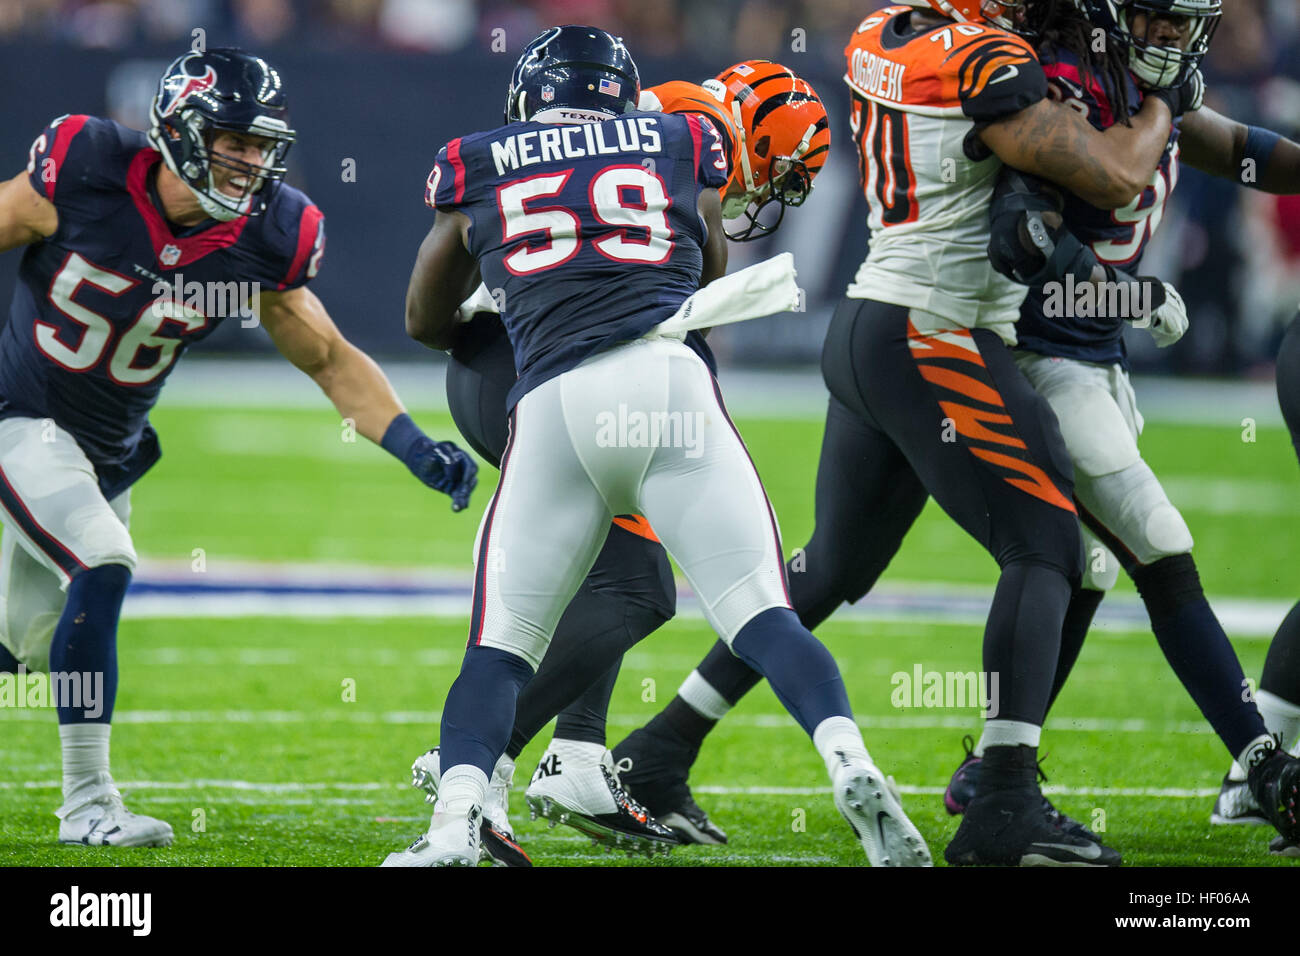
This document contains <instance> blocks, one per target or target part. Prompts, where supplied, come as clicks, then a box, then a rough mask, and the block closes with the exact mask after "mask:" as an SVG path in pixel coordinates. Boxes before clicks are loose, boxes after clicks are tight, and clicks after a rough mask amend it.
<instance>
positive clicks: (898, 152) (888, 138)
mask: <svg viewBox="0 0 1300 956" xmlns="http://www.w3.org/2000/svg"><path fill="white" fill-rule="evenodd" d="M849 125H850V127H851V128H852V130H853V138H854V140H855V141H856V142H857V146H858V162H859V164H860V166H861V172H862V188H863V192H865V193H866V196H867V200H868V201H869V202H870V201H871V200H872V199H873V193H874V199H875V203H876V204H877V205H878V206H879V208H880V218H881V221H882V222H883V223H884V225H886V226H898V225H902V224H903V223H905V222H915V221H916V217H917V215H918V210H917V208H916V176H915V174H914V173H913V172H912V157H911V151H910V149H909V147H908V138H907V114H906V113H904V112H903V111H902V110H896V109H891V108H890V107H888V106H882V105H881V104H880V103H877V102H876V101H875V100H869V99H867V98H866V97H865V96H859V95H857V94H854V96H853V112H852V114H851V115H850V117H849Z"/></svg>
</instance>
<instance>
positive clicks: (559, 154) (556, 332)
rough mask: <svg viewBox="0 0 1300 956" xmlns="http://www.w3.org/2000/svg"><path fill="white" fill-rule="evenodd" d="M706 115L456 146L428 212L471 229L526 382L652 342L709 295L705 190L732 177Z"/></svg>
mask: <svg viewBox="0 0 1300 956" xmlns="http://www.w3.org/2000/svg"><path fill="white" fill-rule="evenodd" d="M728 167H729V163H728V160H727V156H726V153H725V152H724V146H723V142H722V137H721V136H720V135H719V134H718V131H717V129H716V128H715V127H714V126H713V124H712V123H711V122H709V120H708V119H707V118H705V117H703V116H700V115H698V114H682V115H672V114H665V113H627V114H625V115H623V116H620V117H618V118H617V119H611V120H606V121H604V122H601V123H578V124H572V125H552V124H546V123H512V124H510V125H508V126H503V127H501V128H500V129H495V130H492V131H490V132H486V133H475V134H473V135H471V136H465V137H462V138H461V139H455V140H452V141H451V142H450V143H448V144H447V145H446V146H445V147H443V149H442V150H441V151H440V152H439V153H438V158H437V161H436V162H435V164H434V167H433V171H432V172H431V173H430V174H429V181H428V184H427V191H426V196H425V199H426V202H428V203H429V205H431V206H433V207H434V208H436V209H439V210H444V211H450V210H455V211H458V212H461V213H464V214H465V215H467V216H468V217H469V220H470V230H469V243H470V252H471V254H473V256H474V257H475V258H476V259H477V260H478V261H479V269H480V272H481V273H482V277H483V281H484V282H485V283H486V284H487V287H488V288H489V289H491V290H493V295H494V298H496V300H497V304H498V306H500V307H501V317H502V321H503V322H504V323H505V326H506V331H507V332H508V333H509V335H510V342H511V345H512V346H513V348H514V353H515V367H516V368H517V369H518V370H519V380H518V381H517V382H516V383H515V386H514V388H512V389H511V390H510V394H509V396H508V397H507V402H508V407H510V408H513V407H514V405H515V403H516V402H517V401H519V399H520V398H521V397H522V396H523V395H525V394H527V393H528V392H529V391H530V390H531V389H533V388H536V387H537V386H538V385H540V384H541V383H542V382H545V381H546V380H548V379H550V378H554V377H555V376H556V375H559V374H561V373H563V372H566V371H568V370H569V369H571V368H573V367H574V366H576V365H577V364H579V363H580V362H582V361H583V360H584V359H585V358H587V357H588V356H590V355H593V354H594V353H596V352H598V351H600V350H601V349H603V348H607V347H609V346H611V345H613V344H615V343H616V342H620V341H626V340H631V339H636V338H640V337H641V336H642V335H644V334H645V333H646V332H647V331H649V330H650V329H651V328H652V327H653V326H655V325H657V324H658V323H660V322H662V321H663V320H664V319H666V318H668V317H669V316H671V315H672V314H673V313H674V312H676V311H677V309H678V307H679V306H680V305H681V304H682V302H683V301H684V300H685V299H686V297H687V296H689V295H691V293H693V292H695V291H696V290H697V289H698V288H699V283H700V271H701V268H702V266H703V253H702V247H703V245H704V242H705V239H706V230H705V225H704V222H703V220H702V219H701V218H700V215H699V212H698V210H697V208H696V203H697V201H698V199H699V194H700V191H701V190H702V189H705V188H714V189H718V188H721V187H723V186H724V185H725V184H726V182H727V177H728V174H729V172H730V170H729V168H728Z"/></svg>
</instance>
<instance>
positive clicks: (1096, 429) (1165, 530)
mask: <svg viewBox="0 0 1300 956" xmlns="http://www.w3.org/2000/svg"><path fill="white" fill-rule="evenodd" d="M1016 364H1017V365H1018V366H1019V367H1020V370H1021V371H1022V372H1024V374H1025V377H1026V378H1028V379H1029V382H1030V384H1032V385H1033V386H1034V388H1035V390H1036V391H1037V392H1038V393H1039V394H1040V395H1042V396H1043V397H1044V398H1045V399H1047V402H1048V404H1049V405H1051V406H1052V411H1053V412H1055V413H1056V420H1057V422H1058V423H1059V424H1060V426H1061V436H1062V437H1063V438H1064V439H1065V447H1066V449H1067V450H1068V451H1069V453H1070V460H1071V461H1073V462H1074V495H1075V497H1076V498H1077V499H1078V500H1079V503H1080V504H1081V505H1083V507H1084V508H1085V509H1086V510H1087V511H1088V512H1089V513H1090V514H1091V515H1092V516H1093V517H1094V518H1096V519H1097V521H1098V522H1100V523H1101V525H1102V526H1103V527H1105V528H1106V530H1107V531H1109V532H1110V533H1111V534H1112V535H1113V536H1114V537H1115V538H1116V539H1118V540H1119V542H1120V543H1122V544H1123V546H1124V548H1125V549H1126V550H1127V551H1128V552H1129V553H1130V554H1131V555H1132V557H1133V558H1134V559H1135V560H1136V561H1137V563H1138V564H1151V563H1153V562H1155V561H1159V560H1160V559H1161V558H1165V557H1170V556H1171V555H1175V554H1187V553H1188V552H1190V551H1191V550H1192V533H1191V531H1190V530H1188V527H1187V522H1185V521H1184V520H1183V516H1182V515H1181V514H1180V513H1179V511H1178V509H1177V508H1175V507H1174V506H1173V504H1172V503H1171V502H1170V500H1169V496H1168V495H1166V494H1165V490H1164V488H1162V487H1161V485H1160V481H1159V479H1158V478H1156V476H1155V473H1154V472H1153V471H1152V470H1151V467H1150V466H1149V465H1148V464H1147V463H1146V462H1145V461H1143V460H1142V455H1141V453H1140V452H1139V451H1138V446H1137V439H1138V436H1139V435H1141V434H1142V425H1143V422H1142V415H1141V413H1140V412H1139V411H1138V408H1137V398H1136V396H1135V395H1134V394H1133V385H1132V383H1131V382H1130V381H1129V377H1128V373H1127V372H1125V371H1124V370H1123V369H1122V368H1120V366H1118V365H1097V364H1094V363H1092V362H1081V361H1078V360H1076V359H1067V358H1052V357H1048V356H1045V355H1038V354H1036V353H1034V352H1024V351H1020V352H1017V353H1016ZM1083 532H1084V548H1085V549H1086V554H1087V565H1086V567H1085V570H1084V587H1089V588H1094V589H1096V590H1102V591H1104V590H1107V589H1109V588H1110V587H1112V586H1113V585H1114V583H1115V581H1116V579H1117V578H1118V576H1119V567H1120V564H1119V562H1118V561H1117V560H1116V559H1115V556H1114V555H1113V554H1111V552H1110V551H1109V550H1108V549H1107V548H1106V547H1105V545H1103V544H1102V543H1101V541H1099V540H1098V539H1097V538H1096V537H1095V536H1094V535H1093V534H1092V533H1091V532H1090V531H1089V530H1088V528H1087V525H1086V524H1085V525H1084V527H1083Z"/></svg>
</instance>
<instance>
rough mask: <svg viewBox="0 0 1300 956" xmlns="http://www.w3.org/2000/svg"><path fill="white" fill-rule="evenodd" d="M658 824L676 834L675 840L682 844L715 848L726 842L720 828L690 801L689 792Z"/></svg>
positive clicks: (725, 837)
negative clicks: (698, 844) (697, 844)
mask: <svg viewBox="0 0 1300 956" xmlns="http://www.w3.org/2000/svg"><path fill="white" fill-rule="evenodd" d="M659 822H660V823H662V824H663V825H664V826H666V827H667V828H668V829H670V830H672V831H673V833H675V834H677V839H679V840H681V841H682V842H683V843H703V844H708V845H714V846H716V845H719V844H722V843H726V842H727V834H726V833H725V832H724V831H723V829H722V827H720V826H718V825H717V824H716V823H714V822H713V821H712V820H710V819H709V815H708V814H707V813H705V812H704V811H703V810H702V809H700V806H699V804H697V803H696V802H695V801H694V800H693V799H691V795H690V793H689V792H688V793H687V794H686V796H685V797H684V798H683V799H682V801H681V802H680V803H679V804H678V805H677V809H676V810H670V811H669V812H668V813H666V814H664V815H663V816H661V817H659Z"/></svg>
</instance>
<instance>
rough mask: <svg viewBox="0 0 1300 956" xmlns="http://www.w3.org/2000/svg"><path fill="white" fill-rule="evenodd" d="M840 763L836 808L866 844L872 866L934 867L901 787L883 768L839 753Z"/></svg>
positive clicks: (836, 777)
mask: <svg viewBox="0 0 1300 956" xmlns="http://www.w3.org/2000/svg"><path fill="white" fill-rule="evenodd" d="M836 753H837V754H838V755H839V758H840V762H839V765H838V766H837V767H836V768H835V773H834V775H833V778H832V780H831V788H832V792H833V793H834V795H835V806H836V809H838V810H839V811H840V815H841V816H843V817H844V819H845V820H847V821H848V824H849V826H850V827H852V828H853V833H854V835H855V836H857V838H858V839H859V840H860V841H861V842H862V849H863V850H865V851H866V853H867V860H868V861H869V862H870V863H871V865H872V866H934V861H933V860H932V859H931V858H930V848H929V847H928V846H926V845H925V838H924V837H922V836H921V831H919V830H918V829H917V828H916V827H915V825H913V823H912V821H911V820H909V819H908V818H907V814H905V813H904V812H903V805H902V803H901V802H900V800H899V794H898V785H897V784H895V783H894V779H893V778H892V777H886V776H885V775H884V774H883V773H882V772H881V771H880V768H879V767H875V766H873V765H871V764H869V763H866V762H865V761H861V760H853V759H851V758H849V757H847V756H845V754H844V753H843V752H842V751H836Z"/></svg>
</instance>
